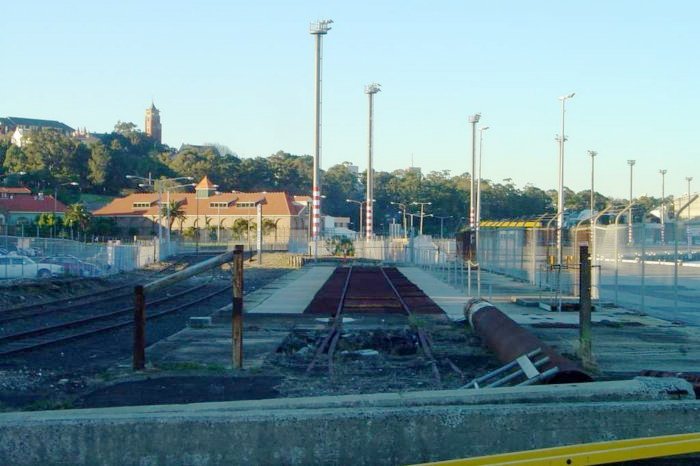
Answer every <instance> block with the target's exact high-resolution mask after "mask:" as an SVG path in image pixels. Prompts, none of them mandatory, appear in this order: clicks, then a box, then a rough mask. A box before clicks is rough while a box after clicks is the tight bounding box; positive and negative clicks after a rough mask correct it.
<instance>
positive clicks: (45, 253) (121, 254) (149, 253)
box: [0, 235, 159, 280]
mask: <svg viewBox="0 0 700 466" xmlns="http://www.w3.org/2000/svg"><path fill="white" fill-rule="evenodd" d="M158 254H159V250H158V243H157V241H155V240H150V241H137V242H135V243H133V244H123V243H122V242H120V241H110V242H108V243H84V242H79V241H73V240H68V239H52V238H35V237H21V236H19V237H18V236H9V235H4V236H2V237H0V279H1V280H12V279H26V278H49V277H63V276H78V277H99V276H106V275H111V274H115V273H119V272H125V271H129V270H134V269H138V268H141V267H144V266H146V265H148V264H151V263H153V262H156V261H157V258H158Z"/></svg>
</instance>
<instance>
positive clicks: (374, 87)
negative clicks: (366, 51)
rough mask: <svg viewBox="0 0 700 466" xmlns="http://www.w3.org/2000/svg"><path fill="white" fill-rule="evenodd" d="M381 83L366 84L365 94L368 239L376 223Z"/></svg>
mask: <svg viewBox="0 0 700 466" xmlns="http://www.w3.org/2000/svg"><path fill="white" fill-rule="evenodd" d="M380 88H381V85H380V84H377V83H372V84H368V85H366V86H365V94H367V95H368V96H369V143H368V145H369V147H368V154H367V201H366V202H367V213H366V215H365V218H366V220H365V221H366V222H367V228H365V233H366V235H367V236H366V237H367V239H368V240H369V239H371V238H372V232H373V231H374V228H373V227H374V223H373V222H372V219H373V216H372V210H373V207H374V205H373V204H374V203H373V201H372V200H373V199H374V168H373V165H372V160H373V153H372V152H373V150H374V94H376V93H377V92H379V91H381V89H380Z"/></svg>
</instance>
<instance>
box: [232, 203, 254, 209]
mask: <svg viewBox="0 0 700 466" xmlns="http://www.w3.org/2000/svg"><path fill="white" fill-rule="evenodd" d="M236 207H240V208H251V207H255V202H237V203H236Z"/></svg>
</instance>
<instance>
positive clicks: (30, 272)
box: [0, 255, 65, 278]
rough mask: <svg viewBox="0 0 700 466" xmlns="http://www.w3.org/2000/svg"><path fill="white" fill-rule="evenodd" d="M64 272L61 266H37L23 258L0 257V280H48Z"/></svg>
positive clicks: (28, 259)
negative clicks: (36, 278) (35, 278)
mask: <svg viewBox="0 0 700 466" xmlns="http://www.w3.org/2000/svg"><path fill="white" fill-rule="evenodd" d="M64 272H65V270H64V269H63V266H60V265H56V264H38V263H36V262H34V261H33V260H31V259H30V258H28V257H25V256H16V255H8V256H0V278H34V277H39V278H48V277H52V276H58V275H63V273H64Z"/></svg>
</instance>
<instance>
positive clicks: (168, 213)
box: [165, 177, 197, 255]
mask: <svg viewBox="0 0 700 466" xmlns="http://www.w3.org/2000/svg"><path fill="white" fill-rule="evenodd" d="M187 178H189V179H192V177H187ZM195 186H197V185H196V184H195V183H188V184H179V185H176V186H168V187H167V188H166V191H167V193H168V197H167V199H166V201H165V206H166V217H167V222H168V230H167V236H166V244H167V245H168V255H170V229H171V227H172V222H171V221H170V190H171V189H177V188H194V187H195Z"/></svg>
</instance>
